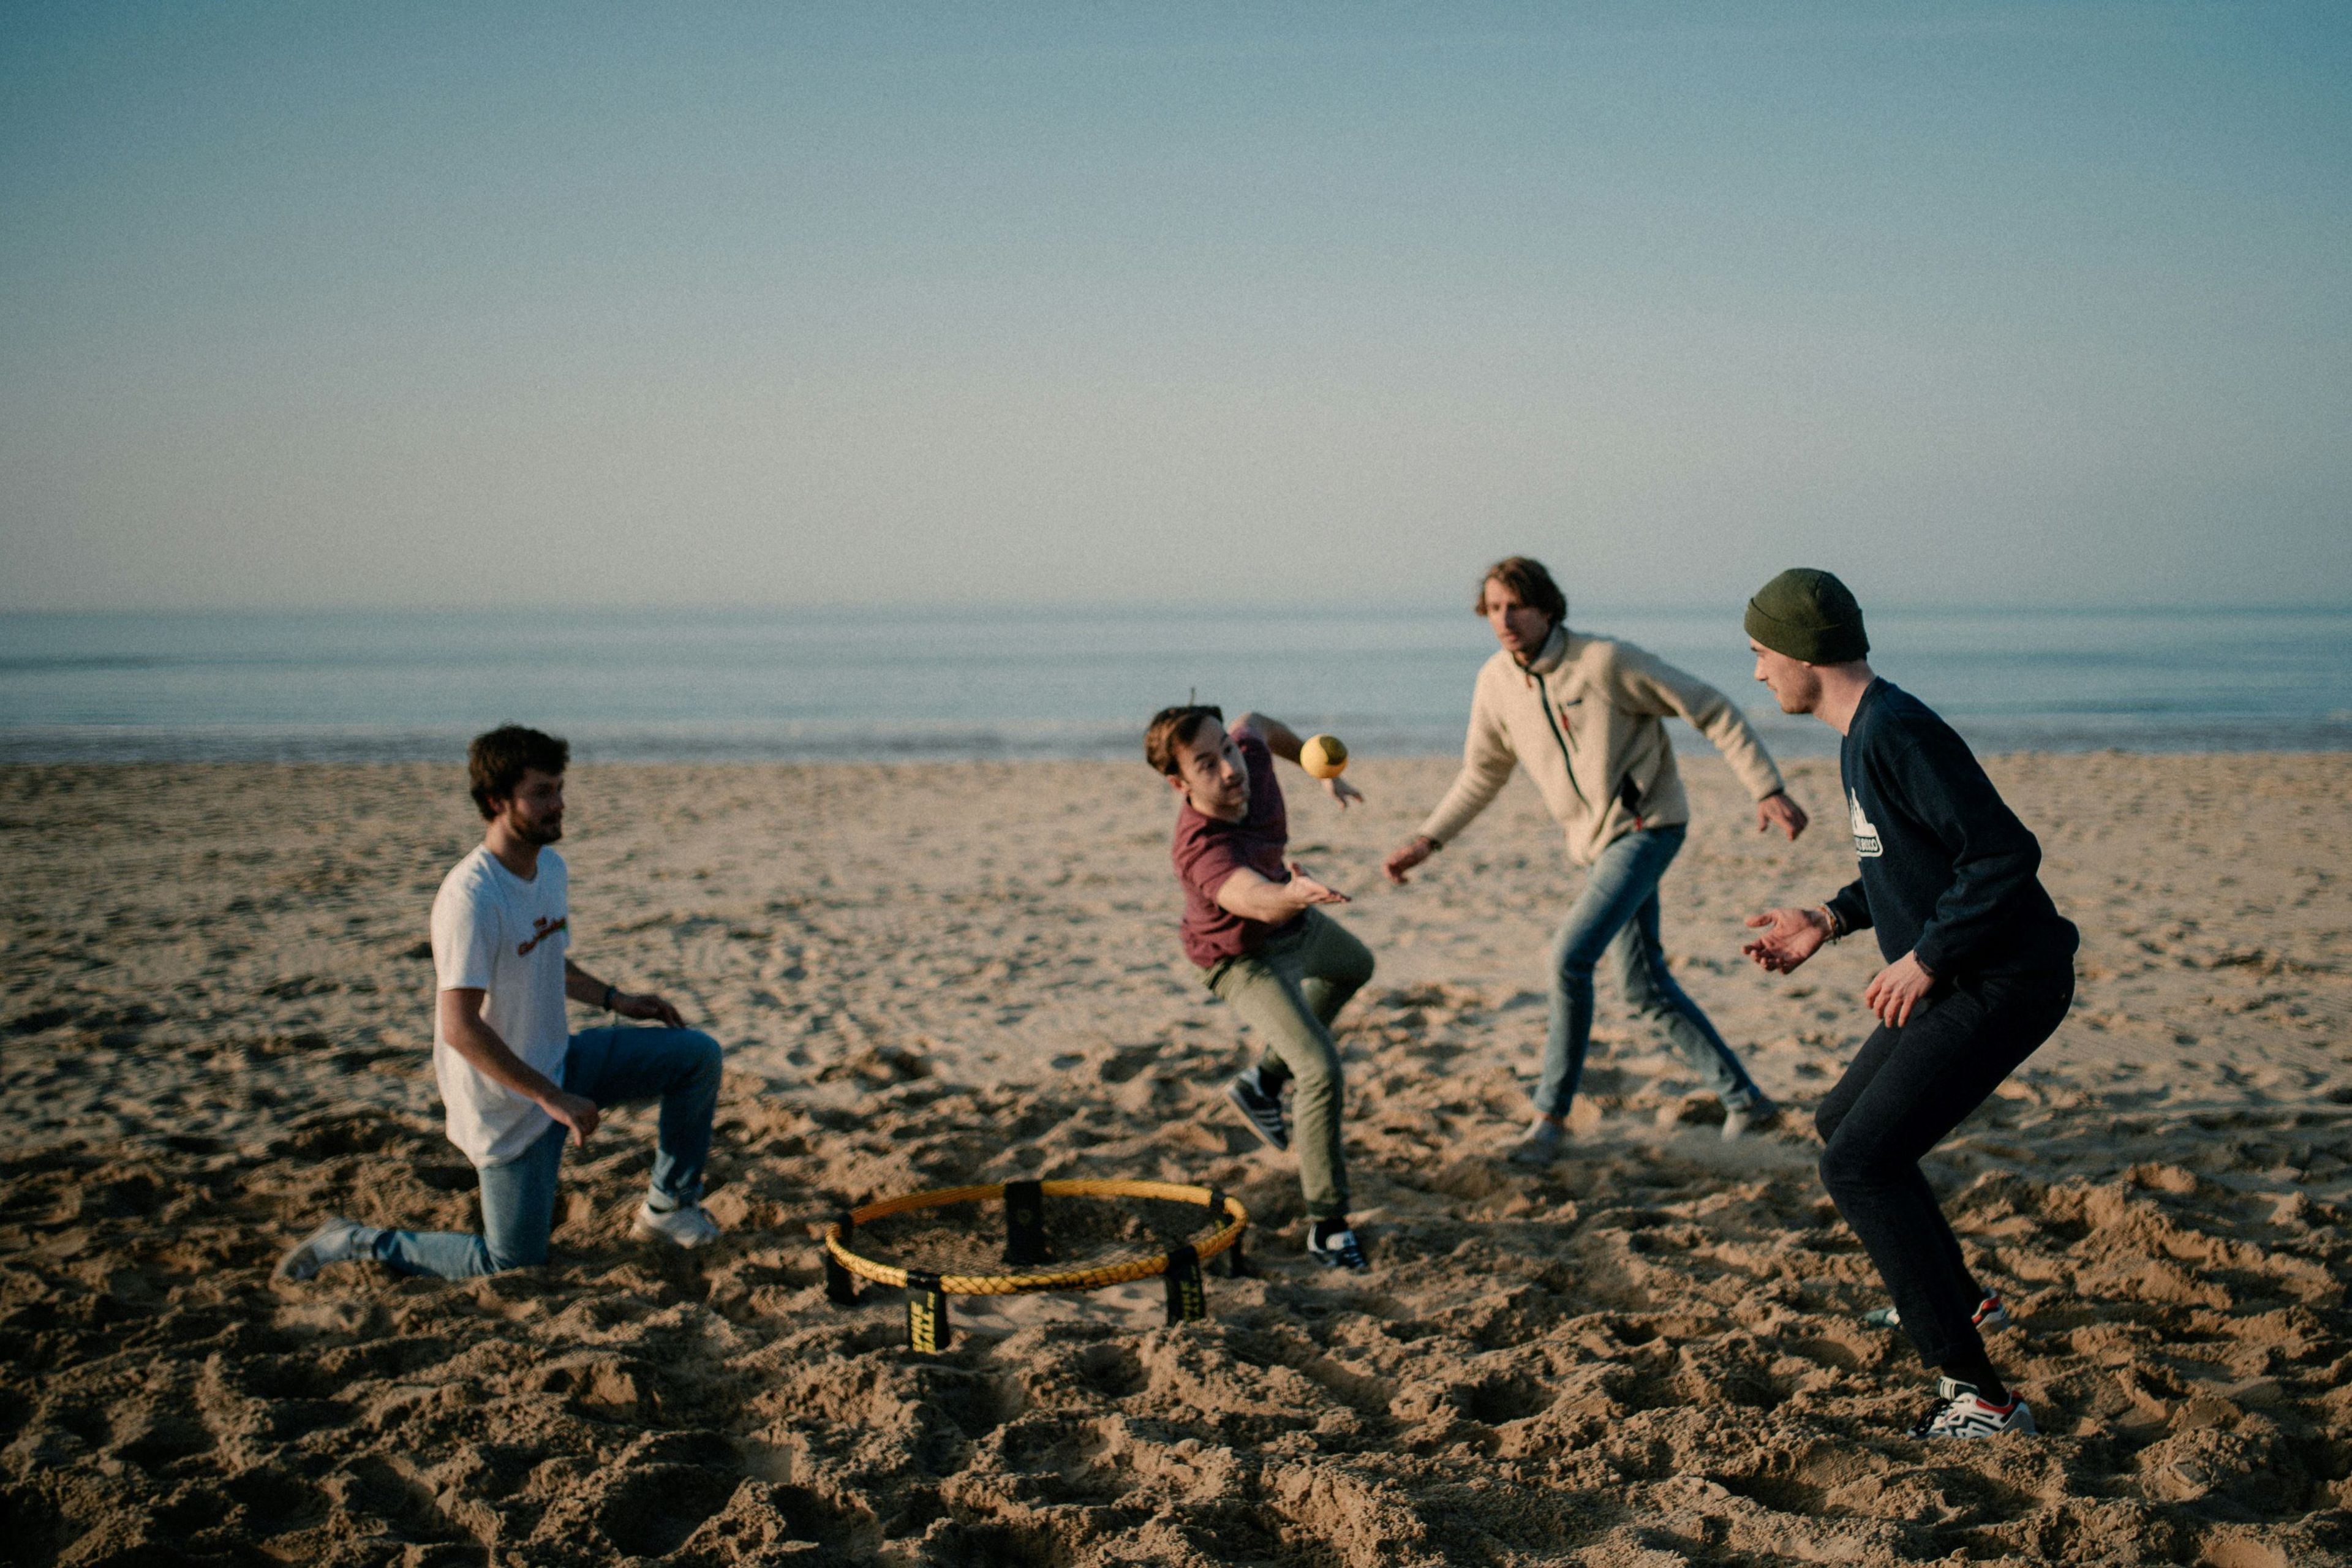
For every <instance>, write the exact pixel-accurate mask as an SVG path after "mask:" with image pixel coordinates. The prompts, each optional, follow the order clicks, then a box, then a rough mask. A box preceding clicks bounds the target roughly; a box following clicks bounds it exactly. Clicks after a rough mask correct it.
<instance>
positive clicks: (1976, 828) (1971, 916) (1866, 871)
mask: <svg viewBox="0 0 2352 1568" xmlns="http://www.w3.org/2000/svg"><path fill="white" fill-rule="evenodd" d="M1838 769H1839V772H1840V773H1842V774H1843V778H1844V783H1845V799H1846V814H1847V817H1848V820H1849V822H1850V823H1851V825H1852V827H1853V852H1854V856H1855V858H1857V859H1859V860H1860V861H1861V862H1862V875H1861V876H1860V877H1858V878H1856V879H1854V880H1853V882H1851V883H1850V884H1848V885H1847V886H1846V887H1845V888H1844V889H1843V890H1842V891H1841V892H1840V893H1839V894H1838V896H1837V897H1836V898H1834V899H1832V900H1830V907H1831V908H1832V910H1835V911H1836V913H1837V917H1838V920H1839V922H1840V923H1841V924H1842V925H1843V926H1844V928H1845V929H1846V930H1848V931H1860V930H1862V929H1863V928H1864V927H1865V926H1875V927H1876V928H1877V929H1878V951H1879V952H1883V953H1885V955H1886V961H1887V962H1888V963H1894V962H1895V960H1896V959H1898V958H1900V957H1902V956H1903V955H1904V954H1905V953H1906V952H1916V953H1917V954H1918V955H1919V962H1920V963H1923V964H1925V965H1927V970H1928V972H1929V973H1932V974H1934V975H1936V976H1937V978H1938V979H1943V978H1958V977H1960V976H1965V975H1970V974H1979V973H2001V972H2012V973H2013V972H2015V971H2019V970H2033V969H2049V968H2055V967H2057V966H2059V965H2061V964H2066V963H2070V962H2071V961H2072V960H2073V958H2074V949H2075V947H2076V945H2077V944H2078V943H2079V942H2080V941H2081V935H2080V933H2079V932H2077V931H2075V930H2074V924H2073V922H2071V921H2068V920H2066V919H2065V917H2063V916H2062V915H2061V914H2059V912H2058V908H2057V906H2056V905H2054V904H2053V903H2052V902H2051V901H2050V895H2049V894H2048V893H2046V892H2044V891H2043V890H2042V883H2041V880H2040V879H2039V878H2037V877H2036V876H2035V875H2034V873H2035V871H2037V870H2038V869H2039V868H2041V865H2042V846H2041V845H2040V844H2038V843H2037V842H2035V840H2034V837H2033V835H2032V834H2031V833H2029V832H2027V831H2026V828H2025V824H2023V823H2021V822H2020V821H2018V820H2017V814H2016V813H2014V812H2012V811H2011V810H2010V809H2009V807H2008V806H2007V805H2005V804H2003V802H2002V800H2001V798H2000V794H1999V792H1997V791H1996V790H1995V789H1994V788H1993V787H1992V781H1991V780H1990V779H1989V778H1987V777H1985V771H1984V769H1983V768H1981V767H1979V765H1978V764H1977V760H1976V757H1975V756H1974V755H1973V754H1972V753H1970V752H1969V747H1968V742H1965V741H1963V740H1961V739H1960V738H1959V736H1958V735H1957V734H1955V733H1954V732H1953V731H1952V727H1951V726H1950V725H1948V724H1947V723H1945V722H1944V721H1942V720H1941V719H1938V718H1937V717H1936V715H1935V713H1934V712H1933V710H1930V709H1929V708H1928V707H1927V704H1926V703H1924V702H1922V701H1920V700H1918V699H1917V698H1916V697H1914V696H1912V695H1911V694H1910V693H1909V692H1907V691H1906V690H1904V689H1902V688H1900V687H1898V686H1895V685H1894V684H1892V683H1890V682H1888V681H1885V680H1874V681H1872V682H1871V683H1870V689H1868V690H1867V691H1865V692H1864V693H1863V694H1862V703H1861V706H1859V707H1858V708H1856V709H1855V710H1854V714H1853V724H1852V725H1851V726H1850V727H1849V728H1848V729H1847V731H1846V736H1845V742H1844V743H1843V745H1841V746H1840V747H1839V748H1838Z"/></svg>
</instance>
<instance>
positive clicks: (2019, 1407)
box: [1911, 1377, 2035, 1438]
mask: <svg viewBox="0 0 2352 1568" xmlns="http://www.w3.org/2000/svg"><path fill="white" fill-rule="evenodd" d="M1936 1399H1937V1405H1936V1408H1935V1409H1933V1410H1930V1411H1929V1412H1927V1415H1926V1416H1925V1417H1924V1418H1923V1419H1922V1420H1921V1421H1920V1423H1919V1425H1917V1426H1914V1427H1912V1428H1911V1436H1914V1437H1929V1438H1934V1437H1998V1436H2000V1435H2001V1434H2002V1433H2004V1432H2022V1433H2025V1434H2026V1435H2027V1436H2032V1434H2033V1432H2034V1430H2035V1428H2034V1426H2033V1412H2032V1410H2031V1409H2030V1408H2028V1407H2027V1405H2026V1403H2025V1401H2024V1400H2022V1399H2021V1398H2019V1397H2018V1394H2017V1391H2016V1390H2015V1389H2011V1390H2010V1392H2009V1403H2008V1404H2006V1405H1993V1404H1989V1403H1988V1402H1986V1401H1985V1400H1983V1399H1981V1398H1979V1396H1978V1394H1977V1389H1976V1384H1972V1383H1962V1382H1961V1381H1960V1380H1959V1379H1958V1378H1957V1377H1939V1378H1937V1380H1936Z"/></svg>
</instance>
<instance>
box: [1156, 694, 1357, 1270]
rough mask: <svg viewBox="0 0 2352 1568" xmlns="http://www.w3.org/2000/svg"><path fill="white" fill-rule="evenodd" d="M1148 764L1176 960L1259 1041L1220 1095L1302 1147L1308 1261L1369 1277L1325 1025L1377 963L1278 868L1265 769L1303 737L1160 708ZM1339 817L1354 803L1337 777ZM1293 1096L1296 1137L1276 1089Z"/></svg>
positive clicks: (1323, 900)
mask: <svg viewBox="0 0 2352 1568" xmlns="http://www.w3.org/2000/svg"><path fill="white" fill-rule="evenodd" d="M1143 755H1144V760H1145V761H1147V762H1149V763H1150V764H1151V765H1152V766H1153V767H1154V768H1155V769H1157V770H1159V772H1160V773H1161V774H1162V775H1164V776H1165V777H1166V778H1167V780H1168V783H1169V784H1170V786H1171V788H1173V789H1174V790H1175V792H1176V793H1177V795H1180V796H1181V797H1182V800H1183V805H1181V806H1179V807H1178V808H1177V811H1176V838H1175V842H1174V843H1173V844H1172V845H1171V847H1170V855H1171V858H1173V859H1174V861H1175V863H1176V877H1177V879H1178V880H1179V881H1181V882H1182V883H1183V884H1184V927H1183V940H1184V955H1185V956H1186V957H1187V958H1190V959H1191V960H1192V962H1193V963H1195V964H1198V965H1199V966H1200V970H1201V977H1202V980H1203V981H1204V982H1206V984H1208V987H1209V989H1210V990H1211V991H1213V992H1214V993H1215V994H1217V995H1218V996H1219V997H1221V998H1223V1000H1224V1001H1226V1002H1228V1003H1230V1004H1231V1005H1233V1008H1234V1012H1236V1013H1238V1014H1240V1015H1241V1017H1242V1021H1243V1022H1244V1023H1245V1024H1247V1025H1248V1026H1250V1028H1251V1030H1252V1031H1253V1032H1254V1033H1255V1034H1256V1035H1258V1036H1259V1037H1261V1038H1262V1039H1263V1040H1264V1042H1265V1056H1264V1057H1263V1058H1261V1059H1260V1060H1259V1062H1258V1065H1257V1066H1256V1067H1255V1068H1251V1069H1250V1070H1249V1071H1247V1072H1245V1073H1244V1074H1242V1075H1241V1076H1240V1077H1239V1078H1237V1079H1234V1081H1233V1082H1232V1083H1231V1084H1230V1085H1228V1086H1227V1088H1226V1090H1225V1094H1226V1097H1227V1098H1228V1099H1230V1100H1232V1101H1233V1102H1234V1105H1235V1106H1236V1107H1237V1108H1238V1109H1239V1110H1241V1112H1242V1115H1243V1116H1244V1119H1246V1120H1247V1121H1248V1122H1249V1127H1250V1131H1253V1132H1255V1133H1256V1134H1257V1136H1258V1138H1259V1140H1260V1141H1261V1142H1264V1143H1265V1145H1266V1146H1267V1147H1268V1148H1271V1149H1277V1150H1281V1149H1288V1148H1289V1147H1291V1145H1292V1143H1293V1142H1296V1143H1297V1149H1298V1185H1299V1187H1300V1189H1301V1191H1302V1192H1303V1194H1305V1196H1306V1199H1307V1256H1308V1257H1310V1258H1314V1259H1315V1260H1316V1261H1317V1262H1318V1263H1320V1264H1323V1265H1325V1266H1326V1267H1328V1268H1349V1269H1353V1270H1356V1271H1358V1272H1361V1271H1362V1270H1364V1269H1366V1268H1370V1267H1371V1265H1370V1260H1369V1259H1367V1258H1365V1256H1364V1249H1363V1247H1361V1246H1360V1245H1359V1243H1358V1242H1357V1240H1356V1233H1355V1231H1354V1229H1353V1228H1351V1227H1350V1226H1349V1224H1348V1161H1347V1156H1346V1155H1345V1154H1344V1153H1343V1152H1341V1150H1340V1147H1339V1112H1340V1107H1341V1098H1342V1090H1341V1086H1340V1082H1339V1048H1338V1047H1336V1046H1334V1045H1333V1044H1332V1043H1331V1029H1330V1024H1331V1020H1332V1019H1334V1018H1336V1017H1338V1016H1339V1009H1340V1008H1342V1007H1344V1006H1346V1005H1348V998H1349V997H1350V996H1353V995H1354V994H1356V993H1357V992H1358V991H1360V990H1361V989H1362V988H1363V985H1364V983H1365V982H1366V981H1368V980H1370V979H1371V977H1372V955H1371V953H1370V952H1369V951H1368V950H1367V949H1366V948H1365V946H1364V944H1363V943H1362V942H1358V941H1357V940H1356V939H1355V938H1354V937H1353V936H1351V935H1349V933H1348V931H1347V929H1346V928H1345V927H1343V926H1341V925H1340V924H1339V921H1335V920H1332V919H1331V918H1329V917H1328V916H1327V915H1326V914H1324V913H1323V911H1322V910H1321V909H1319V908H1318V907H1317V906H1318V905H1322V904H1344V903H1346V902H1347V901H1348V899H1347V895H1346V894H1344V893H1339V892H1335V891H1333V890H1332V889H1329V888H1327V887H1325V886H1324V885H1323V884H1322V883H1320V882H1318V881H1317V880H1315V879H1314V878H1312V877H1309V876H1308V875H1307V873H1306V872H1305V871H1304V870H1302V869H1300V868H1299V866H1298V863H1297V861H1295V860H1286V859H1285V858H1284V857H1283V850H1284V848H1285V847H1286V846H1287V845H1288V843H1289V842H1290V818H1289V815H1288V813H1287V812H1286V809H1285V808H1284V806H1283V803H1282V786H1281V785H1280V784H1277V783H1276V782H1275V777H1274V759H1275V757H1276V756H1277V755H1280V756H1282V757H1285V758H1287V759H1288V760H1289V761H1291V762H1294V763H1295V762H1297V760H1298V737H1297V735H1295V734H1293V733H1291V732H1290V731H1289V730H1288V729H1287V728H1286V727H1285V726H1283V725H1281V724H1279V723H1276V721H1273V720H1271V719H1268V718H1265V716H1264V715H1262V714H1256V713H1244V714H1243V715H1242V716H1241V717H1240V718H1238V719H1236V720H1234V727H1233V728H1232V729H1231V730H1230V731H1228V730H1227V729H1226V728H1225V725H1224V714H1223V712H1222V711H1221V710H1218V709H1215V708H1208V707H1201V706H1197V705H1187V706H1185V707H1182V708H1163V709H1161V710H1160V711H1159V712H1158V713H1156V714H1154V715H1152V719H1151V727H1150V729H1149V730H1147V731H1144V737H1143ZM1323 787H1324V788H1325V789H1327V790H1328V791H1329V792H1330V794H1331V798H1333V799H1334V800H1336V801H1338V802H1339V804H1340V805H1342V806H1343V807H1344V806H1345V805H1347V804H1348V803H1349V801H1352V800H1361V799H1362V798H1363V796H1362V795H1360V794H1359V793H1358V792H1357V790H1356V787H1355V786H1354V785H1353V784H1345V783H1342V782H1341V781H1340V780H1339V779H1337V778H1333V779H1329V780H1327V781H1325V784H1324V786H1323ZM1286 1084H1296V1085H1297V1092H1296V1095H1295V1096H1294V1103H1295V1105H1296V1107H1297V1112H1298V1131H1297V1137H1296V1139H1295V1140H1294V1138H1293V1137H1292V1134H1291V1131H1290V1129H1289V1127H1288V1126H1287V1125H1286V1123H1285V1121H1284V1120H1283V1115H1282V1090H1283V1088H1284V1086H1285V1085H1286Z"/></svg>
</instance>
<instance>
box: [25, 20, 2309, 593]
mask: <svg viewBox="0 0 2352 1568" xmlns="http://www.w3.org/2000/svg"><path fill="white" fill-rule="evenodd" d="M2347 80H2352V10H2347V8H2345V7H2342V6H2340V5H2270V4H2263V3H2260V0H2249V3H2230V4H2222V3H2215V4H2168V3H2163V0H2132V3H2129V4H2117V5H2095V4H2080V5H1946V6H1937V7H1903V6H1888V5H1878V4H1870V5H1838V4H1831V3H1828V0H1822V3H1818V4H1807V5H1762V4H1756V5H1671V4H1626V5H1445V6H1426V5H1424V6H1410V7H1403V6H1396V7H1392V6H1383V5H1369V4H1351V5H1306V4H1297V5H1278V6H1262V5H1175V4H1171V5H1139V4H1138V5H1105V4H1089V5H1069V6H1055V5H939V6H930V5H864V4H858V5H789V6H780V5H764V4H763V5H740V6H729V5H718V4H709V5H703V4H697V5H631V6H610V7H599V6H594V5H551V6H545V7H534V6H524V5H497V4H486V5H428V4H417V5H399V6H356V5H338V6H320V5H286V6H274V5H266V4H241V5H216V4H200V5H154V4H117V5H75V6H56V5H17V4H7V5H0V608H8V609H18V610H23V609H72V608H99V607H110V608H138V609H144V608H166V607H214V606H217V607H256V608H268V607H271V606H327V607H333V606H443V605H447V606H469V605H509V604H517V605H520V604H529V605H583V606H593V605H624V604H640V603H643V604H661V605H706V604H708V605H770V604H773V605H811V604H823V605H843V604H845V605H876V604H898V603H925V604H939V603H953V604H969V605H987V604H998V603H1003V604H1022V605H1103V604H1121V603H1133V602H1139V601H1148V602H1154V603H1162V604H1176V605H1183V604H1207V603H1213V602H1221V601H1232V602H1240V603H1245V604H1250V605H1265V606H1267V607H1268V608H1269V609H1273V610H1278V609H1279V608H1280V607H1281V606H1283V605H1300V604H1311V605H1339V604H1357V603H1405V604H1410V603H1421V602H1426V601H1428V600H1431V599H1433V598H1436V599H1446V600H1451V599H1454V598H1462V599H1466V597H1467V595H1468V594H1469V592H1470V587H1471V584H1473V583H1474V582H1475V577H1476V575H1477V573H1478V570H1479V568H1480V567H1481V566H1483V564H1484V563H1486V562H1487V561H1489V560H1491V559H1493V558H1494V557H1496V556H1497V555H1500V554H1503V553H1507V552H1529V553H1533V554H1537V555H1539V556H1542V557H1543V558H1545V559H1546V560H1548V561H1549V563H1551V564H1552V566H1553V568H1554V569H1555V571H1556V572H1557V573H1558V574H1559V576H1560V577H1561V579H1562V580H1563V582H1564V583H1566V584H1568V586H1569V588H1570V595H1571V599H1572V600H1581V601H1584V602H1592V601H1594V600H1604V601H1608V602H1612V603H1619V604H1642V605H1699V604H1708V603H1714V602H1718V601H1727V602H1731V603H1734V604H1736V603H1738V602H1739V601H1740V600H1743V599H1744V598H1745V597H1746V595H1748V593H1750V592H1752V591H1753V589H1754V587H1755V585H1756V584H1758V583H1759V582H1760V581H1761V580H1762V579H1763V578H1764V577H1765V576H1768V575H1769V574H1771V573H1772V572H1774V571H1776V570H1778V569H1780V567H1783V566H1787V565H1791V564H1809V565H1816V566H1826V567H1829V568H1831V569H1832V570H1835V571H1837V572H1839V573H1840V574H1841V575H1843V576H1844V577H1845V578H1846V579H1847V581H1848V582H1849V583H1851V584H1853V585H1854V586H1855V588H1856V590H1857V592H1858V593H1861V594H1862V595H1863V596H1864V601H1865V602H1866V603H1871V602H1899V603H1905V604H1918V605H1927V604H1935V603H1938V602H1944V601H1948V600H1958V601H1964V602H1968V603H1971V604H1979V605H2063V604H2102V605H2108V604H2112V605H2176V604H2178V605H2192V604H2193V605H2343V604H2346V603H2352V92H2347V90H2346V89H2345V86H2344V84H2345V83H2346V82H2347Z"/></svg>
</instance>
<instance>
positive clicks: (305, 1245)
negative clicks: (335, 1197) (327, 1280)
mask: <svg viewBox="0 0 2352 1568" xmlns="http://www.w3.org/2000/svg"><path fill="white" fill-rule="evenodd" d="M374 1239H375V1235H374V1230H373V1226H364V1225H362V1224H360V1223H359V1221H357V1220H353V1219H345V1218H344V1217H343V1216H342V1215H329V1216H328V1217H327V1221H326V1223H325V1224H323V1225H321V1226H319V1228H318V1229H316V1230H314V1231H312V1232H311V1233H310V1235H308V1236H306V1237H303V1238H302V1239H301V1240H299V1241H298V1242H296V1243H295V1244H294V1245H293V1246H291V1247H288V1248H287V1249H286V1255H285V1256H284V1257H282V1258H279V1259H278V1278H279V1279H310V1277H311V1276H312V1275H314V1274H316V1273H318V1272H319V1270H320V1269H321V1268H325V1267H326V1266H327V1265H328V1264H330V1263H349V1262H350V1261H351V1260H352V1258H357V1257H358V1256H359V1255H360V1254H361V1253H362V1251H363V1250H365V1247H364V1245H363V1244H364V1243H367V1242H372V1241H373V1240H374Z"/></svg>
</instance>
